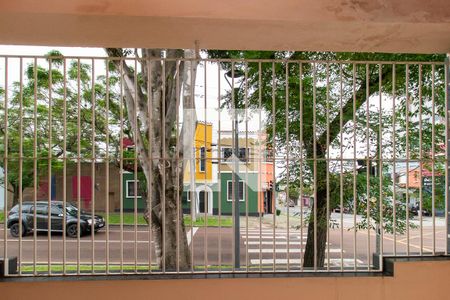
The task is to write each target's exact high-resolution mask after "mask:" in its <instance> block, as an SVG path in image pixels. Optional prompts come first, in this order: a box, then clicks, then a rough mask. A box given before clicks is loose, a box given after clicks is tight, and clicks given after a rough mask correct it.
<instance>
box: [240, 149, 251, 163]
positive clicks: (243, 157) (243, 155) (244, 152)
mask: <svg viewBox="0 0 450 300" xmlns="http://www.w3.org/2000/svg"><path fill="white" fill-rule="evenodd" d="M248 152H249V149H247V148H239V153H238V156H239V160H240V161H246V160H247V159H248Z"/></svg>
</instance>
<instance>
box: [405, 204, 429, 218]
mask: <svg viewBox="0 0 450 300" xmlns="http://www.w3.org/2000/svg"><path fill="white" fill-rule="evenodd" d="M409 211H410V212H411V213H412V214H413V215H414V216H418V215H419V211H420V207H419V205H415V206H412V207H411V208H410V209H409ZM422 216H431V212H430V211H428V210H427V209H425V208H422Z"/></svg>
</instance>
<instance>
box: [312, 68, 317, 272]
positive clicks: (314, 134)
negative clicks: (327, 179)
mask: <svg viewBox="0 0 450 300" xmlns="http://www.w3.org/2000/svg"><path fill="white" fill-rule="evenodd" d="M316 68H317V65H316V63H313V87H312V88H313V123H312V135H313V136H312V137H313V139H312V140H313V158H314V164H313V182H314V202H313V214H314V271H317V143H316V126H317V119H316V118H317V116H316V112H317V110H316V103H317V101H316V100H317V99H316V97H317V95H316V84H317V75H316V72H317V69H316Z"/></svg>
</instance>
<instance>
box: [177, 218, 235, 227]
mask: <svg viewBox="0 0 450 300" xmlns="http://www.w3.org/2000/svg"><path fill="white" fill-rule="evenodd" d="M206 219H207V222H206V223H207V224H206V226H208V227H219V226H222V227H231V226H233V219H232V218H231V217H223V216H222V217H221V218H220V223H219V217H217V216H211V217H207V218H206ZM184 224H185V225H189V226H190V225H191V216H189V215H186V216H184ZM193 225H194V226H195V227H204V226H205V217H199V218H197V220H196V221H195V222H194V224H193Z"/></svg>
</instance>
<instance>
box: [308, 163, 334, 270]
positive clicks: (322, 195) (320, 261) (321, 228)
mask: <svg viewBox="0 0 450 300" xmlns="http://www.w3.org/2000/svg"><path fill="white" fill-rule="evenodd" d="M316 170H317V186H316V187H317V191H316V198H317V199H314V205H315V206H316V209H317V214H316V216H315V217H314V209H312V210H311V217H310V219H309V223H308V238H307V240H306V246H305V255H304V258H303V267H305V268H312V267H314V266H316V267H317V268H322V267H323V266H324V262H325V250H326V241H327V227H328V222H327V219H328V218H327V217H328V215H327V186H326V171H327V165H326V163H325V162H323V161H321V162H317V167H316ZM315 224H316V226H317V231H316V230H315V226H314V225H315ZM314 253H316V254H317V256H316V259H315V257H314Z"/></svg>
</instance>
